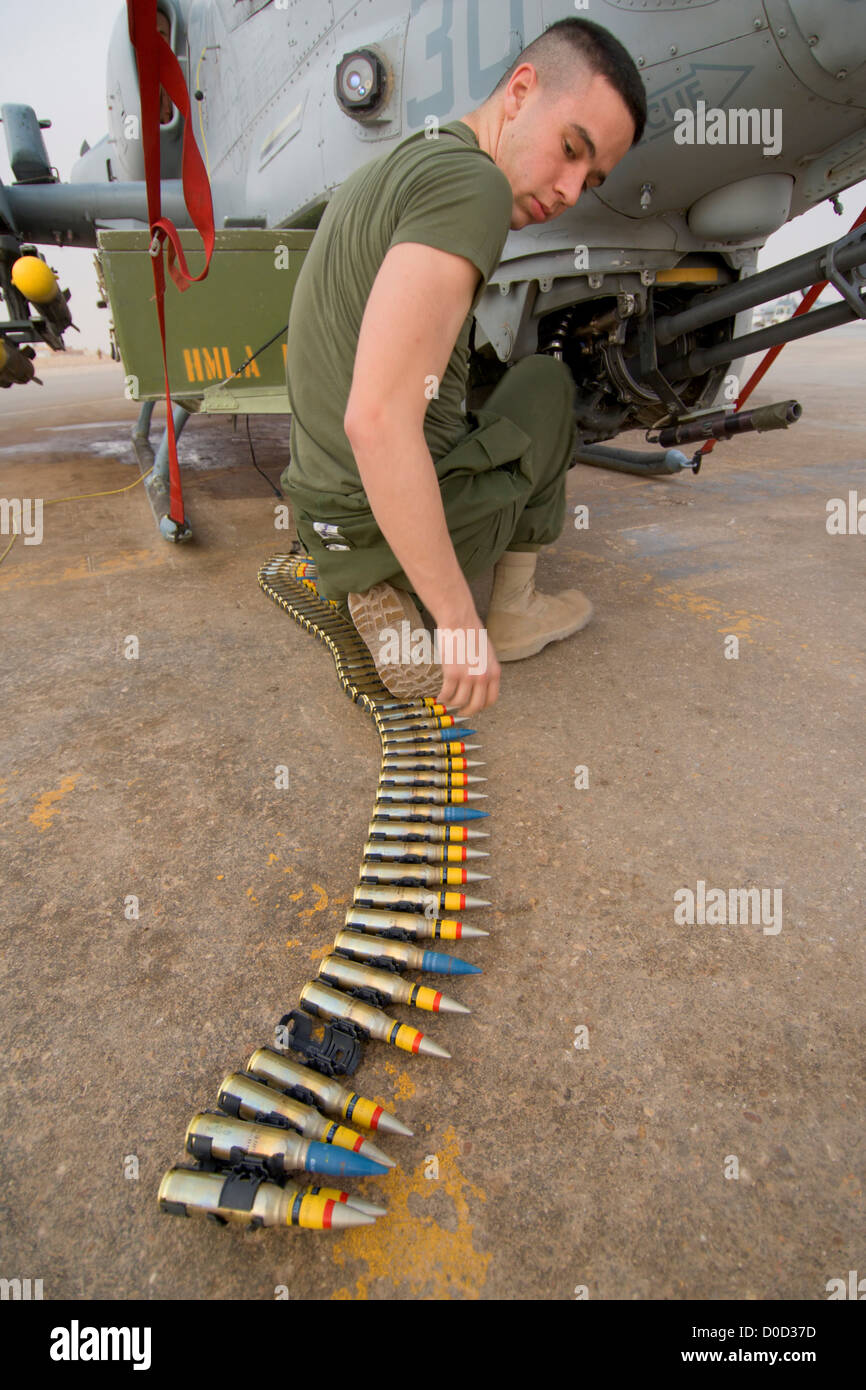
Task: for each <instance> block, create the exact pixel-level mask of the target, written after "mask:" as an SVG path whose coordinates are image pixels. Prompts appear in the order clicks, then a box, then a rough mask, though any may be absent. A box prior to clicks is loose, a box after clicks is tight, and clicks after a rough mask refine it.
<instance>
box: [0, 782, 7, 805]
mask: <svg viewBox="0 0 866 1390" xmlns="http://www.w3.org/2000/svg"><path fill="white" fill-rule="evenodd" d="M5 800H6V783H5V782H0V801H5Z"/></svg>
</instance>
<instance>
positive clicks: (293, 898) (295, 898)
mask: <svg viewBox="0 0 866 1390" xmlns="http://www.w3.org/2000/svg"><path fill="white" fill-rule="evenodd" d="M303 896H304V890H303V888H299V889H298V891H297V893H290V894H289V898H290V900H291V901H292V902H293V903H296V902H297V901H298V898H302V897H303Z"/></svg>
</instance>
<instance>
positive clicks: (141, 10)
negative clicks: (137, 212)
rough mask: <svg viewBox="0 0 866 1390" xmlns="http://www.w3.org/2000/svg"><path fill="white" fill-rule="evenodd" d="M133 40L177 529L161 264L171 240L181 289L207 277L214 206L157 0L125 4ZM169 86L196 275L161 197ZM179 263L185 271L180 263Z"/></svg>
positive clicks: (175, 517)
mask: <svg viewBox="0 0 866 1390" xmlns="http://www.w3.org/2000/svg"><path fill="white" fill-rule="evenodd" d="M126 11H127V19H128V23H129V38H130V42H131V44H132V46H133V49H134V51H135V58H136V63H137V65H138V87H139V93H140V101H141V143H142V150H143V153H144V178H145V186H146V189H147V219H148V222H149V224H150V233H151V237H152V241H151V248H150V251H151V258H152V261H153V283H154V288H155V291H156V294H155V298H156V312H157V317H158V319H159V335H160V338H161V340H162V367H163V373H164V375H165V410H166V428H167V430H168V464H169V513H168V514H169V516H170V518H171V520H172V521H174V522H175V523H176V524H177V525H183V524H184V513H183V492H182V489H181V484H180V467H179V465H178V461H177V440H176V439H175V433H174V418H173V414H172V408H171V391H170V388H169V382H168V362H167V360H166V350H165V267H164V265H163V260H162V248H163V242H164V241H165V239H166V238H168V242H169V247H168V271H169V274H170V275H171V278H172V280H173V281H174V283H175V284H176V285H177V287H178V289H179V290H181V291H183V290H186V289H189V287H190V285H191V284H192V283H193V282H194V281H196V280H203V279H204V278H205V276H206V275H207V273H208V269H209V267H210V260H211V256H212V254H213V246H214V224H213V202H212V199H211V192H210V183H209V182H208V176H207V172H206V170H205V167H204V164H203V163H202V158H201V155H200V153H199V149H198V146H197V144H196V143H195V137H194V135H193V130H192V120H191V117H190V105H189V92H188V90H187V85H186V82H185V81H184V78H183V73H182V72H181V69H180V64H179V63H178V61H177V58H176V57H175V56H174V54H173V53H172V51H171V48H170V47H169V45H168V44H167V43H166V42H165V39H163V38H162V36H161V34H160V33H159V31H158V30H157V27H156V0H126ZM160 87H164V88H165V90H166V91H167V92H168V95H169V96H170V98H171V100H172V102H173V103H174V105H175V106H176V107H177V109H178V110H179V111H180V113H181V115H182V116H183V119H184V126H183V155H182V169H181V173H182V181H183V196H184V201H185V203H186V206H187V210H188V212H189V214H190V217H191V218H192V220H193V224H194V226H195V228H196V230H197V231H198V233H199V235H200V236H201V239H202V242H203V243H204V251H205V263H204V269H203V270H202V271H201V273H200V274H199V275H191V274H190V271H189V267H188V266H187V263H186V258H185V256H184V254H183V247H182V246H181V244H180V238H179V236H178V233H177V228H176V227H175V225H174V223H173V222H172V221H171V220H170V218H168V217H163V216H162V203H161V198H160V158H159V133H160V125H159V89H160ZM175 260H178V261H179V262H180V269H178V267H177V265H176V264H175Z"/></svg>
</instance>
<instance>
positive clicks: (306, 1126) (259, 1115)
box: [217, 1071, 394, 1168]
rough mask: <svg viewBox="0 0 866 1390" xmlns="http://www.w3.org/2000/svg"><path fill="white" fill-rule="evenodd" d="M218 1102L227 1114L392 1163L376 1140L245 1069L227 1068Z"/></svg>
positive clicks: (375, 1160) (391, 1164)
mask: <svg viewBox="0 0 866 1390" xmlns="http://www.w3.org/2000/svg"><path fill="white" fill-rule="evenodd" d="M217 1105H218V1106H219V1108H220V1110H224V1111H225V1112H226V1114H227V1115H236V1116H237V1117H238V1119H240V1120H255V1121H256V1122H258V1123H264V1124H277V1125H280V1124H282V1125H289V1126H290V1127H291V1128H292V1129H296V1130H298V1131H299V1132H300V1133H301V1134H303V1135H304V1137H305V1138H306V1139H318V1140H319V1141H320V1143H322V1144H338V1145H339V1146H340V1148H341V1149H351V1151H352V1153H356V1154H364V1155H365V1156H366V1157H367V1158H372V1159H373V1161H374V1162H375V1163H383V1164H384V1165H385V1167H386V1168H393V1167H394V1160H393V1159H392V1158H389V1157H388V1155H387V1154H386V1153H383V1152H382V1150H381V1149H380V1148H379V1146H378V1144H374V1143H373V1142H372V1141H371V1140H370V1139H364V1138H363V1136H362V1135H360V1134H357V1133H356V1132H355V1130H354V1129H349V1127H348V1126H347V1125H339V1124H333V1123H332V1122H331V1121H330V1120H326V1119H325V1116H324V1115H320V1114H319V1112H318V1110H316V1109H315V1108H314V1107H313V1106H312V1105H304V1104H303V1102H302V1101H299V1100H295V1099H294V1098H293V1097H292V1096H287V1095H284V1094H283V1092H282V1091H277V1090H275V1089H274V1088H273V1087H272V1086H268V1085H266V1084H265V1083H264V1082H263V1081H260V1080H259V1079H258V1077H255V1076H247V1074H246V1072H242V1071H241V1072H230V1073H229V1075H228V1076H226V1077H224V1078H223V1081H222V1084H221V1086H220V1089H219V1095H218V1096H217Z"/></svg>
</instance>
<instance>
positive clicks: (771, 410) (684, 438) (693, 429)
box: [658, 401, 803, 449]
mask: <svg viewBox="0 0 866 1390" xmlns="http://www.w3.org/2000/svg"><path fill="white" fill-rule="evenodd" d="M802 414H803V407H802V406H801V405H800V402H799V401H777V402H776V403H775V404H774V405H762V406H760V407H759V408H758V409H757V410H741V411H739V412H738V413H737V414H733V415H725V414H722V413H720V412H714V413H713V414H712V415H705V416H704V417H703V418H702V419H700V420H687V421H686V422H685V423H684V424H681V425H668V426H666V427H665V428H664V429H661V430H659V437H658V442H659V444H661V445H662V447H663V448H666V449H667V448H670V447H671V446H672V445H674V444H689V443H691V442H692V441H693V440H696V439H731V438H732V436H733V435H735V434H748V433H750V432H751V431H752V430H757V431H758V432H759V433H762V432H763V431H765V430H786V429H787V428H788V426H789V425H793V424H794V423H795V422H796V421H797V420H799V418H800V416H801V415H802Z"/></svg>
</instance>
